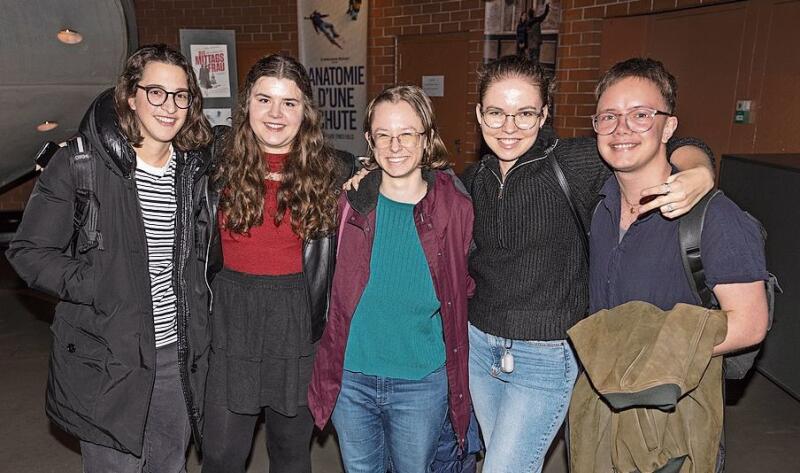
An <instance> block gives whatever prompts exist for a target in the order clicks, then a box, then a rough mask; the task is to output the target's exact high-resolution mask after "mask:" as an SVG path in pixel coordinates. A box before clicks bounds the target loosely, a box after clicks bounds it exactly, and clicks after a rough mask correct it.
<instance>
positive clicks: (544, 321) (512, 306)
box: [463, 127, 710, 340]
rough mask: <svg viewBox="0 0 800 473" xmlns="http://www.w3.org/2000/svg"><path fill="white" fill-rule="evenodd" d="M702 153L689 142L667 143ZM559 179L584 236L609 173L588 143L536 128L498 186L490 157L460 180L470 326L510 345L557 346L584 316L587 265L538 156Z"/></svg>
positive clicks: (553, 180) (554, 184)
mask: <svg viewBox="0 0 800 473" xmlns="http://www.w3.org/2000/svg"><path fill="white" fill-rule="evenodd" d="M688 144H691V145H696V146H700V147H703V148H705V149H706V150H707V152H708V153H709V155H710V150H708V149H707V147H705V145H704V144H703V143H702V142H700V141H698V140H694V139H691V138H683V139H678V140H676V139H673V140H671V141H670V143H669V150H668V151H669V152H671V151H672V150H674V149H675V148H677V147H678V146H682V145H688ZM553 145H555V148H553V150H552V152H553V153H555V157H556V160H557V161H558V163H559V165H560V166H561V168H562V170H563V171H564V175H565V176H566V178H567V181H568V182H569V185H570V190H571V192H572V196H573V199H574V201H575V204H576V206H577V208H578V211H579V212H580V214H581V217H582V218H583V219H584V220H583V221H584V222H585V223H586V225H587V228H588V225H589V223H590V218H591V216H590V213H591V210H592V209H593V208H594V204H595V203H596V202H597V200H598V192H599V190H600V189H601V188H602V186H603V184H604V183H605V181H606V179H607V178H608V177H609V176H610V175H611V171H610V170H609V168H608V167H606V165H605V163H604V162H603V160H602V159H601V158H600V156H599V155H598V152H597V142H596V140H595V139H594V138H593V137H585V138H569V139H565V140H558V141H557V140H556V138H555V135H554V134H553V132H552V130H551V129H550V128H548V127H545V128H543V129H542V130H541V131H540V133H539V137H538V138H537V141H536V143H535V144H534V145H533V147H531V149H530V150H529V151H528V152H527V153H526V154H525V155H524V156H522V157H521V158H520V159H519V161H518V162H517V163H516V164H515V165H514V166H513V167H512V168H511V169H510V170H509V172H508V174H507V175H506V179H505V182H503V183H502V184H501V179H500V168H499V164H498V160H497V158H496V157H495V156H492V155H488V156H485V157H484V158H483V159H482V160H481V162H479V163H476V164H474V165H473V166H471V167H470V168H468V169H467V170H466V171H465V173H464V175H463V180H464V183H465V185H466V187H467V189H468V190H469V191H470V194H471V195H472V199H473V206H474V208H475V226H474V230H473V232H474V241H475V245H476V248H475V250H474V251H473V252H472V254H471V255H470V261H469V269H470V274H471V275H472V277H473V278H474V279H475V283H476V291H475V295H474V296H473V298H472V299H471V300H470V303H469V320H470V322H471V323H472V324H473V325H475V326H476V327H478V328H479V329H481V330H482V331H484V332H487V333H490V334H492V335H497V336H501V337H505V338H510V339H514V340H558V339H565V338H566V336H567V329H569V328H570V327H572V326H573V325H574V324H575V323H577V322H578V321H579V320H580V319H581V318H582V317H583V316H584V315H585V313H586V310H587V308H588V303H589V287H588V264H587V262H586V258H585V256H584V253H583V248H582V246H581V245H582V243H581V241H580V239H579V233H578V231H579V230H578V228H577V226H576V225H575V222H574V220H573V218H572V215H571V213H570V210H569V205H568V203H567V200H566V197H565V195H564V193H563V191H562V190H561V188H560V187H559V185H558V181H557V180H556V176H555V174H554V172H553V169H552V167H551V166H550V165H549V164H548V162H547V160H546V159H544V158H545V157H546V151H547V150H548V149H549V148H550V147H551V146H553Z"/></svg>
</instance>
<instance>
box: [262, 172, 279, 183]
mask: <svg viewBox="0 0 800 473" xmlns="http://www.w3.org/2000/svg"><path fill="white" fill-rule="evenodd" d="M264 180H265V181H281V180H283V174H281V173H279V172H268V173H267V175H266V176H264Z"/></svg>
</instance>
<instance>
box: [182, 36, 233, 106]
mask: <svg viewBox="0 0 800 473" xmlns="http://www.w3.org/2000/svg"><path fill="white" fill-rule="evenodd" d="M189 51H190V54H191V60H192V68H193V69H194V73H195V75H196V76H197V83H198V84H199V85H200V91H201V92H202V94H203V98H214V97H220V98H224V97H230V96H231V85H230V79H229V77H230V76H229V68H230V66H229V61H228V46H227V45H225V44H192V45H191V46H190V47H189Z"/></svg>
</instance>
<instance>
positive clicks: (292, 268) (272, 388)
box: [203, 55, 352, 473]
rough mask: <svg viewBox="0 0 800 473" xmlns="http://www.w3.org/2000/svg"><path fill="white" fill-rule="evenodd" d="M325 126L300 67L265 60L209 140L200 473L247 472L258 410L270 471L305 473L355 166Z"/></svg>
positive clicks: (255, 68)
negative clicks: (208, 299) (208, 276)
mask: <svg viewBox="0 0 800 473" xmlns="http://www.w3.org/2000/svg"><path fill="white" fill-rule="evenodd" d="M321 123H322V122H321V114H320V112H319V110H318V109H317V108H316V106H315V105H314V102H313V99H312V89H311V83H310V80H309V77H308V74H307V72H306V70H305V68H304V67H303V66H302V65H301V64H300V63H299V62H297V61H296V60H295V59H294V58H291V57H288V56H283V55H270V56H266V57H264V58H262V59H260V60H259V61H258V62H256V64H255V65H254V66H253V67H252V68H251V69H250V71H249V73H248V74H247V79H246V81H245V84H244V87H243V88H242V92H241V94H240V97H239V101H238V106H237V108H236V109H235V111H234V116H233V127H232V129H230V130H229V131H227V132H224V133H222V134H221V136H219V137H218V141H217V143H216V149H217V150H218V156H217V159H218V168H217V172H216V177H217V181H216V182H217V186H218V189H219V212H218V216H219V218H218V224H219V227H220V233H221V245H220V247H221V251H222V259H223V261H224V264H223V268H222V270H221V271H220V273H219V274H218V275H217V276H216V278H215V280H214V284H213V289H214V295H215V303H214V304H215V305H214V309H213V316H212V331H213V338H212V351H211V365H210V373H209V381H208V398H207V402H206V407H205V409H206V417H207V419H208V421H207V423H206V429H205V435H204V438H205V443H206V445H207V448H206V449H205V452H204V457H203V471H204V472H205V473H209V472H226V473H232V472H244V471H245V463H246V460H247V457H248V455H249V452H250V447H251V444H252V439H253V435H254V428H255V425H256V421H257V420H258V417H259V415H260V414H261V413H263V414H264V417H265V423H266V431H267V451H268V453H269V460H270V469H271V470H272V471H277V472H281V473H294V472H298V473H309V472H310V471H311V458H310V440H311V434H312V430H313V426H314V422H313V420H312V418H311V413H310V412H309V409H308V401H307V391H308V383H309V380H310V379H311V370H312V366H313V362H314V353H315V351H316V347H317V340H319V338H320V336H321V335H322V331H323V328H324V325H325V317H326V312H327V304H328V296H329V291H330V284H331V279H332V277H333V274H332V270H333V258H334V250H335V248H334V244H335V242H334V241H333V236H332V235H333V233H334V232H335V230H336V213H337V205H336V202H337V196H338V194H339V188H340V187H341V181H342V180H343V179H344V178H345V177H347V176H346V174H347V171H348V169H347V166H346V165H345V164H350V166H352V163H344V162H343V161H342V160H340V158H338V157H337V153H335V152H334V151H333V150H332V149H331V148H329V147H328V146H327V145H326V144H325V141H324V139H323V134H322V124H321ZM215 131H217V130H215ZM220 247H218V248H217V249H220Z"/></svg>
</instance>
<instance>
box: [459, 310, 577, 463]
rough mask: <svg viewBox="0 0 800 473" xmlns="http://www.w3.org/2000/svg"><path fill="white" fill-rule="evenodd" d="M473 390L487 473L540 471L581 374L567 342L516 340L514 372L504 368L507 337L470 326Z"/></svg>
mask: <svg viewBox="0 0 800 473" xmlns="http://www.w3.org/2000/svg"><path fill="white" fill-rule="evenodd" d="M469 344H470V347H469V390H470V394H471V395H472V404H473V407H474V408H475V415H476V416H477V417H478V424H480V427H481V431H482V432H483V440H484V442H485V444H486V457H485V458H484V460H483V473H532V472H541V471H542V465H543V463H544V456H545V454H546V453H547V449H548V448H549V447H550V444H551V443H552V442H553V439H554V438H555V436H556V433H557V432H558V429H559V428H560V427H561V424H562V423H563V422H564V418H565V417H566V415H567V408H568V407H569V400H570V397H571V395H572V387H573V385H574V383H575V378H576V377H577V375H578V365H577V363H576V361H575V356H574V355H573V353H572V349H571V348H570V346H569V343H568V342H567V341H566V340H552V341H526V340H514V341H513V345H512V347H511V353H512V354H513V355H514V364H515V366H514V371H512V372H511V373H504V372H502V371H501V370H500V359H501V357H502V356H503V353H504V351H505V348H504V346H505V344H506V339H504V338H501V337H495V336H494V335H489V334H487V333H484V332H482V331H480V330H479V329H477V328H475V327H474V326H472V325H471V324H470V326H469Z"/></svg>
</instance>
